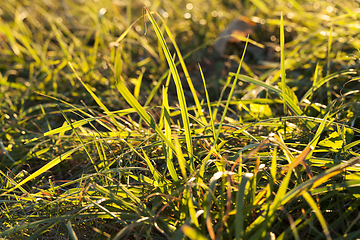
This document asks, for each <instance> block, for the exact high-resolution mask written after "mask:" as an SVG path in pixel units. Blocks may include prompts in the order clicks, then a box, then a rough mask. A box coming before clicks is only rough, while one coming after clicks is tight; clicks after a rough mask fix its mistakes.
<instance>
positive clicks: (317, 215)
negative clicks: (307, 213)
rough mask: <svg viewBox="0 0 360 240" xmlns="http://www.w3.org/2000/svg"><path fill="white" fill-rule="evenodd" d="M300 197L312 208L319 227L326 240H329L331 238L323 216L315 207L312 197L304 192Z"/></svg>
mask: <svg viewBox="0 0 360 240" xmlns="http://www.w3.org/2000/svg"><path fill="white" fill-rule="evenodd" d="M302 196H303V197H304V198H305V200H306V201H307V203H308V204H309V206H310V207H311V208H312V210H313V211H314V213H315V215H316V217H317V218H318V220H319V222H320V224H321V227H322V228H323V230H324V234H325V236H326V239H327V240H331V236H330V231H329V228H328V226H327V223H326V221H325V218H324V216H323V215H322V214H321V211H320V209H319V208H318V206H317V205H316V202H315V201H314V199H312V197H311V196H310V194H309V193H308V192H306V191H304V192H303V194H302Z"/></svg>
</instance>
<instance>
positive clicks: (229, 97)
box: [214, 41, 248, 148]
mask: <svg viewBox="0 0 360 240" xmlns="http://www.w3.org/2000/svg"><path fill="white" fill-rule="evenodd" d="M247 44H248V41H246V43H245V47H244V51H243V54H242V57H241V60H240V63H239V66H238V69H237V72H236V74H235V79H234V81H233V85H232V87H231V90H230V93H229V96H228V99H227V101H226V105H225V108H224V111H223V114H222V117H221V120H220V124H219V127H218V130H217V132H216V136H215V140H214V146H216V148H217V140H218V138H219V135H220V132H221V128H222V125H223V123H224V120H225V117H226V114H227V110H228V108H229V104H230V100H231V98H232V95H233V93H234V90H235V87H236V86H237V80H238V78H239V74H240V70H241V64H242V62H243V61H244V57H245V53H246V47H247Z"/></svg>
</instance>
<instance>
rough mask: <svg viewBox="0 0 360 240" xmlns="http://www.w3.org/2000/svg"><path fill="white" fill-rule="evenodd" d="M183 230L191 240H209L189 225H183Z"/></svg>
mask: <svg viewBox="0 0 360 240" xmlns="http://www.w3.org/2000/svg"><path fill="white" fill-rule="evenodd" d="M181 231H183V232H184V234H185V235H186V236H187V237H188V238H190V239H191V240H207V238H206V237H205V236H204V235H202V234H201V233H199V232H198V231H196V230H195V229H194V228H192V227H190V226H189V225H182V226H181Z"/></svg>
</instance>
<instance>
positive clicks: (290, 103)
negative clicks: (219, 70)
mask: <svg viewBox="0 0 360 240" xmlns="http://www.w3.org/2000/svg"><path fill="white" fill-rule="evenodd" d="M229 75H230V76H235V75H236V74H235V73H229ZM239 79H241V80H243V81H246V82H250V83H253V84H255V85H258V86H262V87H264V88H265V89H267V90H270V91H272V92H274V93H276V94H277V95H278V96H279V97H281V96H282V91H281V90H280V89H277V88H275V87H273V86H271V85H269V84H267V83H264V82H262V81H259V80H256V79H253V78H250V77H247V76H245V75H241V74H240V75H239ZM285 99H286V104H287V105H288V107H289V108H290V109H291V110H292V111H293V112H294V113H295V114H296V115H297V116H304V112H303V111H302V110H301V109H300V108H299V106H298V105H296V104H295V103H294V101H293V100H291V98H290V97H289V96H287V95H286V96H285ZM304 122H305V124H306V126H307V127H308V129H309V130H311V129H313V128H314V127H315V124H314V123H312V122H310V121H306V120H304Z"/></svg>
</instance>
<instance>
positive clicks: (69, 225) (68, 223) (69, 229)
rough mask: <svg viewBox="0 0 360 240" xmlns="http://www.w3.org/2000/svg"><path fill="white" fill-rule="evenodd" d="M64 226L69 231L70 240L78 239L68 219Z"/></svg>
mask: <svg viewBox="0 0 360 240" xmlns="http://www.w3.org/2000/svg"><path fill="white" fill-rule="evenodd" d="M66 228H67V230H68V232H69V235H70V238H71V239H72V240H78V237H77V236H76V233H75V231H74V229H73V228H72V226H71V222H70V221H68V222H67V223H66Z"/></svg>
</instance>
